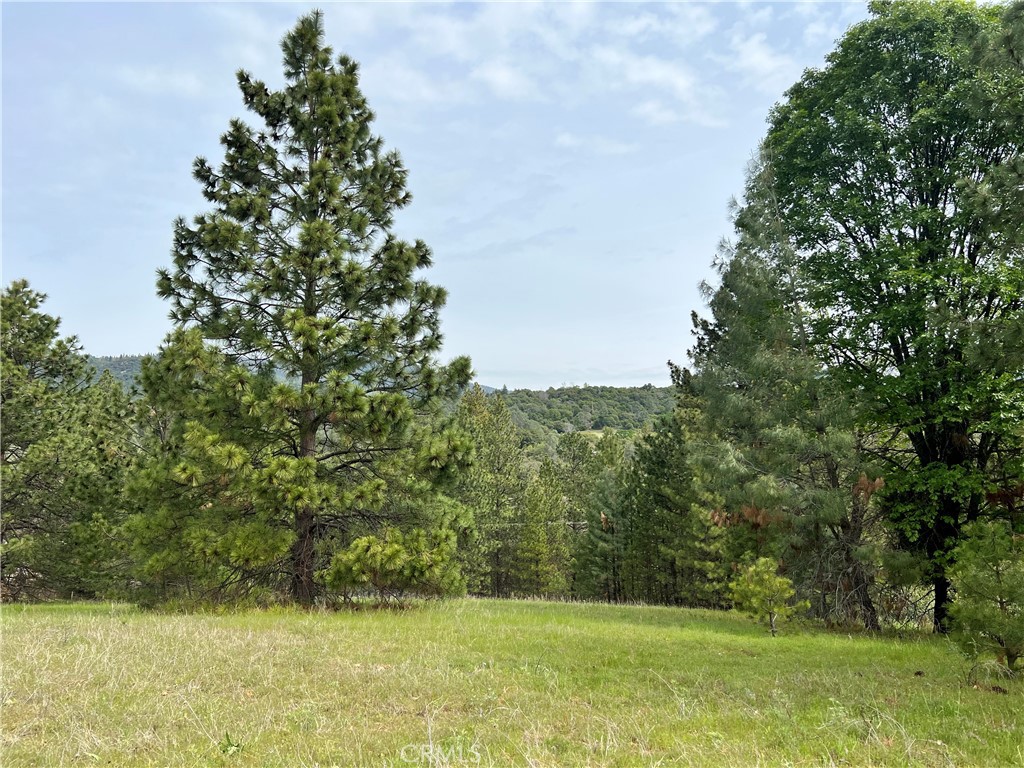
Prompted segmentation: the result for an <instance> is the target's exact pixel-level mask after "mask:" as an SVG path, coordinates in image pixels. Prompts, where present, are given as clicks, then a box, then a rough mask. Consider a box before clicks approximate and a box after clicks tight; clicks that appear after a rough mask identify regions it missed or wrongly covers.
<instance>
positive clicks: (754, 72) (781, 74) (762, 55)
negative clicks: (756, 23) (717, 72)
mask: <svg viewBox="0 0 1024 768" xmlns="http://www.w3.org/2000/svg"><path fill="white" fill-rule="evenodd" d="M729 48H730V49H731V51H732V55H731V56H729V57H728V58H725V59H722V61H723V63H724V64H725V65H726V66H727V67H728V68H729V69H732V70H734V71H736V72H738V73H740V74H741V75H742V76H743V78H744V79H745V80H746V81H747V83H748V84H750V85H752V86H754V87H755V88H757V89H758V90H760V91H762V92H763V93H766V94H769V95H772V96H778V95H781V94H782V92H783V91H784V90H786V88H788V87H789V86H790V85H792V84H793V83H794V82H795V81H796V79H797V77H798V76H799V75H800V65H799V64H798V63H797V62H796V60H795V59H793V58H792V57H791V56H789V55H788V54H785V53H780V52H779V51H777V50H775V49H774V48H772V47H771V46H770V45H769V44H768V41H767V38H766V36H765V34H764V33H763V32H757V33H755V34H752V35H747V36H744V35H742V34H738V33H737V34H734V35H733V36H732V39H731V41H730V43H729Z"/></svg>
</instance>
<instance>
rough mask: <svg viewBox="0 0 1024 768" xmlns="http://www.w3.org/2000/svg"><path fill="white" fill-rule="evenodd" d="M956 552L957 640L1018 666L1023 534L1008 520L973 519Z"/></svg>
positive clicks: (1023, 651) (1023, 621) (1023, 619)
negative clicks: (1007, 522) (1017, 531)
mask: <svg viewBox="0 0 1024 768" xmlns="http://www.w3.org/2000/svg"><path fill="white" fill-rule="evenodd" d="M953 554H954V558H955V562H954V564H953V566H952V567H951V568H950V578H951V580H952V582H953V588H954V589H955V590H956V602H955V603H954V604H953V607H952V609H951V615H952V618H953V623H954V627H955V628H956V630H957V635H958V639H959V640H960V641H961V643H962V644H963V645H964V646H965V647H966V648H968V649H969V650H971V651H972V652H974V653H980V652H983V651H988V652H993V653H995V654H996V655H997V656H998V657H999V658H1000V660H1001V661H1002V662H1003V663H1004V664H1006V667H1007V669H1009V670H1010V671H1014V670H1016V668H1017V662H1018V661H1019V660H1020V659H1021V658H1024V536H1021V535H1014V533H1013V530H1012V529H1011V528H1010V526H1009V525H1008V524H1006V523H1002V522H992V521H988V522H982V521H978V522H974V523H971V524H970V525H968V526H966V527H965V530H964V538H963V540H962V541H961V542H960V544H959V545H958V546H957V548H956V549H955V550H954V553H953Z"/></svg>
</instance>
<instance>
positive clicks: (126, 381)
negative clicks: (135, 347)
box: [89, 355, 143, 389]
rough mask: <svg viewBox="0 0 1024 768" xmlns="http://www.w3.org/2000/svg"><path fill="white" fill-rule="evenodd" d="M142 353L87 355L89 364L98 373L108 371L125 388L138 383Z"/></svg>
mask: <svg viewBox="0 0 1024 768" xmlns="http://www.w3.org/2000/svg"><path fill="white" fill-rule="evenodd" d="M142 357H143V356H142V355H117V356H111V355H89V365H91V366H92V367H93V368H95V369H96V370H97V371H98V372H99V373H103V371H110V374H111V375H112V376H113V377H114V378H115V379H117V381H119V382H121V386H123V387H124V388H125V389H131V388H132V387H134V386H136V385H137V384H138V379H139V374H140V373H142Z"/></svg>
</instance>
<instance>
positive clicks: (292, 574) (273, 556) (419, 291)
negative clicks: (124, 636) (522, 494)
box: [134, 11, 470, 605]
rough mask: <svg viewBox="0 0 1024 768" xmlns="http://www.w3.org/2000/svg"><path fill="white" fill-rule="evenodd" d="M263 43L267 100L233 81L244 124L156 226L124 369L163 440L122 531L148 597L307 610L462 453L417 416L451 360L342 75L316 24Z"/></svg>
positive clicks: (362, 106)
mask: <svg viewBox="0 0 1024 768" xmlns="http://www.w3.org/2000/svg"><path fill="white" fill-rule="evenodd" d="M281 48H282V52H283V61H284V77H285V85H284V87H283V88H282V89H281V90H277V91H275V90H271V89H270V88H268V87H267V86H266V85H265V84H264V83H262V82H260V81H259V80H255V79H253V77H251V76H250V75H249V74H248V73H247V72H244V71H240V72H239V73H238V78H237V79H238V85H239V88H240V90H241V93H242V98H243V101H244V104H245V106H246V108H247V109H248V110H249V111H250V112H251V113H252V114H253V115H254V116H255V117H256V118H258V120H259V123H260V124H259V126H258V127H251V126H250V125H248V124H247V123H245V122H243V121H242V120H239V119H235V120H232V121H231V123H230V125H229V128H228V130H227V132H226V133H225V134H224V135H223V136H222V137H221V143H222V145H223V146H224V159H223V161H222V162H221V164H220V165H219V167H217V168H214V167H213V166H212V165H211V164H209V163H208V162H207V161H206V160H205V159H204V158H197V159H196V161H195V163H194V166H193V175H194V177H195V179H196V180H197V181H198V182H199V184H200V185H201V187H202V191H203V195H204V197H205V199H206V200H207V201H208V202H209V203H210V205H211V210H209V211H208V212H206V213H201V214H199V215H198V216H196V217H195V218H194V220H193V221H192V222H191V223H189V222H186V221H185V220H183V219H179V220H178V221H177V222H176V223H175V226H174V265H173V267H172V268H171V269H167V270H162V271H161V272H160V274H159V279H158V292H159V294H160V296H161V297H163V298H165V299H168V300H169V301H170V302H171V306H172V310H171V317H172V319H173V320H174V321H175V323H176V326H177V328H176V330H175V331H174V332H173V333H172V334H171V336H170V337H169V338H168V340H167V341H166V343H165V344H164V346H163V347H162V349H161V352H160V355H159V357H158V358H157V359H155V360H150V361H148V363H147V364H146V366H145V368H144V372H143V385H144V388H145V391H146V393H147V397H148V402H149V404H150V407H151V408H152V409H153V414H154V418H156V417H161V418H166V419H167V428H166V429H165V430H164V431H163V432H162V433H161V435H160V440H159V443H158V445H157V446H155V447H154V451H153V455H152V457H151V459H150V460H149V462H148V463H147V465H146V467H145V470H144V472H142V473H141V474H140V476H139V478H138V481H137V482H136V483H135V492H136V493H137V494H138V495H139V497H140V500H141V501H142V502H144V503H145V504H146V505H147V508H148V511H147V513H146V514H145V515H144V516H140V517H139V518H137V519H136V520H135V525H134V530H135V532H136V536H137V539H138V542H139V544H140V545H141V546H142V549H143V551H144V553H145V561H144V567H143V570H144V572H145V573H146V574H147V575H148V577H149V578H150V579H151V580H153V581H155V582H157V583H163V584H165V585H166V586H167V587H169V588H184V589H189V588H193V589H194V590H197V591H201V592H202V594H204V595H211V594H216V593H225V591H230V592H232V593H233V594H235V593H248V592H250V591H251V590H252V589H254V588H260V589H270V590H272V591H281V589H282V587H284V586H285V582H286V584H287V591H288V593H289V594H290V596H291V598H292V599H294V600H295V601H296V602H298V603H300V604H302V605H309V604H311V603H312V602H313V600H314V599H315V598H316V597H317V595H318V594H320V593H321V592H322V584H321V583H320V582H319V581H318V579H317V573H318V572H320V571H323V569H325V568H326V567H327V566H328V565H329V563H330V560H331V557H332V554H333V553H334V552H337V551H341V550H343V549H344V548H345V547H347V546H348V545H349V544H350V543H351V542H352V541H353V540H354V539H356V538H359V537H361V536H373V535H376V534H377V533H380V532H381V530H382V526H383V525H384V524H385V523H401V524H402V525H403V526H405V527H406V528H409V527H416V526H424V527H428V528H429V527H433V526H436V525H438V524H440V523H439V521H437V520H430V519H416V518H415V513H413V512H410V510H415V509H416V508H417V505H416V504H413V503H397V502H398V501H400V500H401V499H411V498H414V497H417V496H423V497H429V496H430V495H431V494H432V493H433V492H434V489H435V487H436V485H437V483H438V482H440V481H442V480H445V479H446V478H449V477H450V475H451V474H452V472H453V470H454V469H455V468H457V466H458V465H459V464H460V462H461V461H462V459H463V457H464V454H465V452H466V450H467V445H466V444H465V442H464V440H462V438H461V437H460V436H459V435H458V434H457V433H455V432H453V431H451V430H449V429H445V428H442V429H436V428H434V427H433V426H428V425H427V423H426V422H424V421H422V420H421V419H419V418H418V417H419V416H423V415H427V414H432V413H434V412H435V411H436V409H437V406H438V403H439V401H440V400H441V399H442V398H444V397H451V396H454V394H455V393H457V392H458V391H459V390H460V389H461V388H462V387H464V386H465V385H466V383H467V382H468V380H469V375H470V367H469V360H468V359H466V358H456V359H455V360H454V361H453V362H451V363H450V364H449V365H447V366H442V365H440V364H438V362H437V361H436V357H437V353H438V351H439V350H440V347H441V334H440V331H439V311H440V309H441V308H442V306H443V305H444V303H445V291H444V290H443V289H442V288H440V287H437V286H434V285H431V284H430V283H428V282H426V281H424V280H422V279H417V277H416V273H417V271H418V270H421V269H424V268H426V267H428V266H430V264H431V254H430V250H429V249H428V247H427V246H426V244H424V243H423V242H422V241H416V242H414V243H408V242H405V241H402V240H400V239H398V238H396V237H395V236H394V235H393V234H392V232H391V229H392V225H393V221H394V215H395V212H396V211H397V210H398V209H400V208H403V207H404V206H406V205H408V203H409V202H410V195H409V193H408V191H407V190H406V179H407V171H406V169H405V168H404V167H403V165H402V162H401V159H400V157H399V155H398V154H397V152H395V151H386V150H385V148H384V143H383V140H382V139H381V138H379V137H377V136H375V135H374V134H373V133H372V123H373V119H374V115H373V113H372V112H371V110H370V108H369V107H368V105H367V103H366V99H365V98H364V96H363V94H362V92H361V91H360V90H359V83H358V68H357V65H356V63H355V62H354V61H353V60H352V59H350V58H349V57H347V56H345V55H340V56H338V57H336V58H335V57H334V55H333V53H332V50H331V48H330V47H328V46H327V45H325V42H324V28H323V16H322V14H321V13H320V12H319V11H316V12H313V13H311V14H309V15H307V16H305V17H303V18H302V19H300V20H299V22H298V24H297V25H296V26H295V27H294V29H292V30H291V31H290V32H289V33H288V34H287V35H286V36H285V37H284V40H283V41H282V44H281ZM430 506H431V505H430V504H425V505H423V507H422V508H424V509H426V508H429V507H430ZM396 509H400V510H401V511H402V512H401V514H402V515H407V516H406V518H405V519H401V520H396V519H394V517H395V514H397V513H396V512H395V510H396ZM408 515H412V518H409V517H408Z"/></svg>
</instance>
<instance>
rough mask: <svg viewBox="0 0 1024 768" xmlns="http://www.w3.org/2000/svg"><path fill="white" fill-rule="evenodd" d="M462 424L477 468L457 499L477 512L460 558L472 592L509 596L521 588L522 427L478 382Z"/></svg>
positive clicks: (463, 407) (465, 402) (463, 406)
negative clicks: (472, 447) (518, 576)
mask: <svg viewBox="0 0 1024 768" xmlns="http://www.w3.org/2000/svg"><path fill="white" fill-rule="evenodd" d="M457 418H458V424H459V426H460V428H461V429H462V430H463V431H464V432H465V433H466V434H467V435H468V436H469V437H470V438H471V439H472V441H473V445H474V446H475V453H474V459H473V464H472V466H471V467H470V468H469V469H468V470H467V471H466V472H465V473H463V476H462V477H461V478H460V480H459V482H458V485H457V487H456V490H455V496H456V498H457V499H458V500H459V501H460V502H461V503H462V504H463V505H465V506H466V507H467V508H468V509H469V510H471V512H472V517H473V524H472V527H471V528H469V529H468V530H467V531H465V532H464V536H463V547H462V549H463V551H462V553H461V554H460V557H461V559H462V562H463V571H464V572H465V574H466V579H467V586H468V588H469V590H470V592H474V593H476V594H486V595H491V596H493V597H506V596H508V595H510V594H512V592H513V591H514V589H515V587H516V581H517V579H516V573H517V571H518V568H519V566H520V561H521V557H522V553H521V541H522V538H523V534H524V531H523V528H522V526H523V523H524V520H523V512H524V507H525V493H526V482H527V476H526V468H525V466H524V464H523V449H522V445H521V439H520V436H519V432H518V430H516V428H515V425H514V424H513V423H512V418H511V416H510V415H509V411H508V408H507V407H506V405H505V401H504V399H503V398H502V397H501V396H500V395H499V396H496V397H488V396H487V395H486V394H484V391H483V389H481V388H480V387H479V386H475V387H473V388H472V389H470V390H469V391H468V392H467V393H466V394H465V395H464V396H463V397H462V400H461V401H460V403H459V409H458V416H457Z"/></svg>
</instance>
